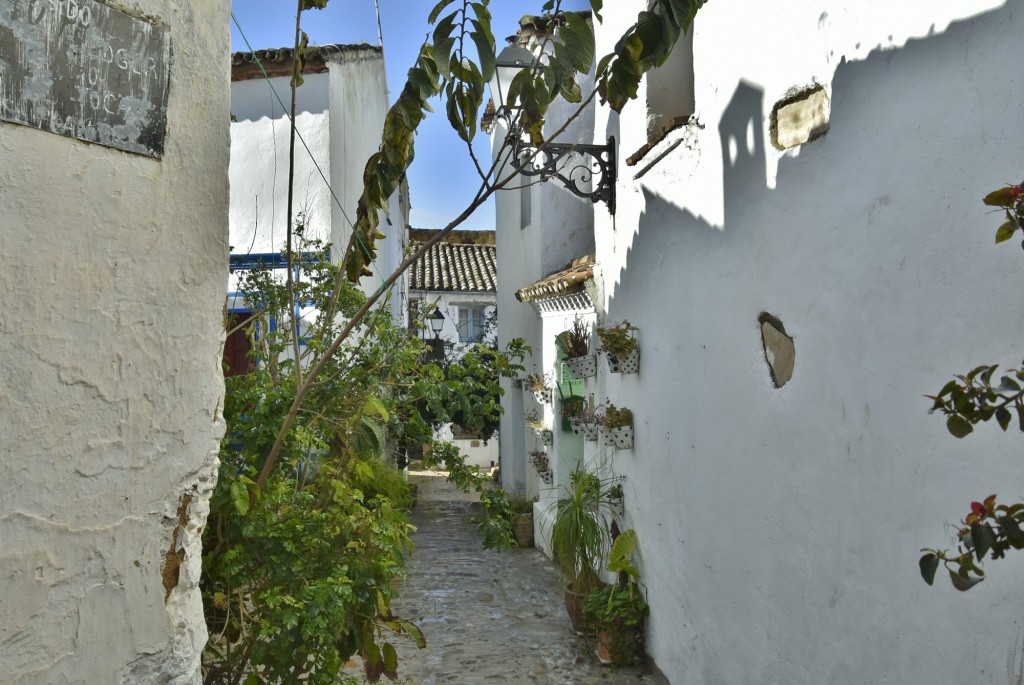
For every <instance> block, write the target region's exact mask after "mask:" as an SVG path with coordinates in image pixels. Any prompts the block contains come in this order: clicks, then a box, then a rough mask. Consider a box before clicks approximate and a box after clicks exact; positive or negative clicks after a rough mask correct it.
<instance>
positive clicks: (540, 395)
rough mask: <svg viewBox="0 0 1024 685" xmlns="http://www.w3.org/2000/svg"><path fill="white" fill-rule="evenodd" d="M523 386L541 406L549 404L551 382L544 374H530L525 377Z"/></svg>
mask: <svg viewBox="0 0 1024 685" xmlns="http://www.w3.org/2000/svg"><path fill="white" fill-rule="evenodd" d="M525 385H526V387H527V388H528V389H529V390H530V392H532V393H533V396H534V397H535V398H537V401H538V402H540V403H541V404H548V403H550V402H551V382H550V380H549V379H548V378H547V377H546V376H545V375H544V374H542V373H531V374H529V375H527V376H526V383H525Z"/></svg>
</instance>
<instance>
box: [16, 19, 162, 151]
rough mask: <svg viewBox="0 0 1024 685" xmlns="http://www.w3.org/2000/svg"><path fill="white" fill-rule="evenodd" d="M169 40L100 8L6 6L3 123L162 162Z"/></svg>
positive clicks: (138, 21) (143, 24) (140, 23)
mask: <svg viewBox="0 0 1024 685" xmlns="http://www.w3.org/2000/svg"><path fill="white" fill-rule="evenodd" d="M170 56H171V44H170V37H169V36H168V35H167V32H166V31H164V30H163V29H161V28H160V27H158V26H154V25H153V24H150V23H149V22H146V21H143V20H141V19H137V18H135V17H132V16H129V15H127V14H124V13H123V12H119V11H117V10H114V9H112V8H110V7H108V6H106V5H104V4H102V3H99V2H96V0H0V119H3V120H6V121H13V122H15V123H18V124H24V125H26V126H32V127H34V128H38V129H42V130H44V131H51V132H53V133H57V134H60V135H64V136H70V137H73V138H78V139H80V140H86V141H89V142H92V143H99V144H100V145H107V146H110V147H115V148H119V149H121V150H128V151H129V152H135V153H138V154H142V155H148V156H150V157H160V156H161V155H162V154H163V150H164V129H165V123H166V115H167V86H168V75H169V70H170Z"/></svg>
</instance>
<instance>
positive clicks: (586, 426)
mask: <svg viewBox="0 0 1024 685" xmlns="http://www.w3.org/2000/svg"><path fill="white" fill-rule="evenodd" d="M569 424H570V425H571V426H572V432H573V433H575V434H576V435H582V436H583V439H584V440H588V441H590V442H597V434H598V425H597V424H596V423H587V422H584V421H581V420H579V419H578V418H576V417H573V418H571V419H569Z"/></svg>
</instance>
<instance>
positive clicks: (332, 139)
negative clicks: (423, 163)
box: [228, 44, 409, 325]
mask: <svg viewBox="0 0 1024 685" xmlns="http://www.w3.org/2000/svg"><path fill="white" fill-rule="evenodd" d="M291 55H292V51H291V50H290V49H280V50H258V51H256V52H239V53H235V54H233V55H232V84H231V110H232V115H233V119H232V124H231V171H230V175H231V215H230V226H231V248H232V251H231V254H232V258H233V260H235V261H237V262H238V263H239V264H244V263H246V262H251V261H252V257H253V255H256V256H257V257H265V258H266V259H273V257H274V256H275V255H280V253H281V250H283V249H284V248H285V246H286V239H287V236H286V229H287V220H288V203H287V197H288V177H289V174H288V164H289V146H290V131H289V127H290V124H289V111H290V106H291V90H290V85H289V84H290V80H291V75H292V69H293V66H292V56H291ZM306 58H307V62H306V67H305V72H304V75H303V80H304V83H303V84H302V85H301V86H300V87H299V88H298V89H297V91H296V115H295V121H296V130H297V140H296V143H295V168H294V172H293V176H294V182H293V184H294V185H293V187H294V199H293V205H292V218H293V220H295V224H296V225H298V224H299V223H301V225H302V230H301V232H302V234H303V236H304V237H306V238H311V239H312V238H315V239H319V240H321V241H323V242H325V243H328V244H330V246H331V252H332V259H334V260H336V261H339V260H341V258H342V257H343V256H344V254H345V250H346V249H347V247H348V241H349V239H350V237H351V235H352V222H353V221H354V220H355V212H356V205H357V202H358V200H359V196H360V195H361V194H362V190H363V181H362V179H363V169H364V168H365V165H366V161H367V159H369V158H370V156H371V155H372V154H374V153H375V152H377V150H378V148H379V146H380V140H381V133H382V131H383V127H384V117H385V115H386V114H387V109H388V91H387V80H386V74H385V70H384V55H383V52H382V50H381V48H379V47H375V46H370V45H365V44H361V45H324V46H320V47H318V48H311V49H310V50H309V51H308V52H307V57H306ZM408 195H409V194H408V187H407V186H406V184H405V183H403V184H402V185H401V187H400V188H399V190H398V192H396V193H395V194H394V195H393V196H392V198H391V199H390V201H389V211H388V212H387V213H386V214H383V215H382V217H381V222H380V227H379V229H378V230H379V231H380V232H381V233H382V234H384V236H385V237H384V239H382V240H379V241H378V242H377V259H376V261H374V262H373V263H372V264H371V265H370V270H371V271H372V272H373V276H372V277H370V276H368V277H365V278H364V279H363V282H362V283H361V287H362V288H363V289H364V291H366V292H367V293H372V292H373V291H374V290H376V288H377V286H379V285H380V284H381V283H382V282H383V280H384V279H386V278H387V277H388V276H389V275H390V274H391V273H392V271H394V269H395V268H396V267H397V266H398V265H399V264H400V263H401V261H402V259H403V258H404V252H405V241H406V232H407V227H408V216H409V202H408ZM236 286H237V280H236V277H235V276H233V277H232V283H231V286H230V288H229V302H228V308H229V311H230V312H232V313H244V312H245V311H247V305H246V304H245V303H244V302H242V301H241V298H238V297H237V292H236V291H237V287H236ZM406 302H407V293H406V287H405V279H404V277H403V278H400V279H399V280H398V281H397V282H396V284H395V285H394V286H392V288H391V306H392V316H393V320H394V322H395V323H396V324H399V325H401V324H403V323H404V319H405V314H404V312H405V308H406Z"/></svg>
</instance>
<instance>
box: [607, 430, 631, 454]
mask: <svg viewBox="0 0 1024 685" xmlns="http://www.w3.org/2000/svg"><path fill="white" fill-rule="evenodd" d="M601 434H602V435H603V436H604V444H605V446H607V447H615V448H617V449H620V450H631V449H633V427H632V426H619V427H618V428H605V429H604V430H602V431H601Z"/></svg>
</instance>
